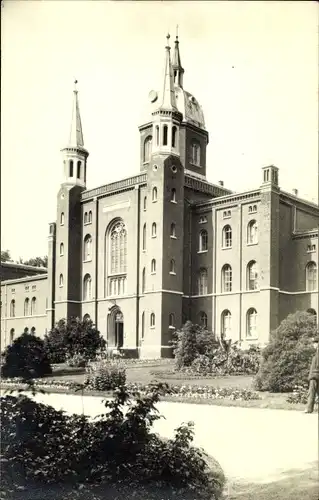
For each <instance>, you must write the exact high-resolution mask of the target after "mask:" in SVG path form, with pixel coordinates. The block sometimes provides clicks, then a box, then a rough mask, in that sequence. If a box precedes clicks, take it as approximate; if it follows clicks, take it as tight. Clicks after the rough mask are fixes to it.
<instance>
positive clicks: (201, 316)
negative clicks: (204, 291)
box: [199, 311, 208, 330]
mask: <svg viewBox="0 0 319 500" xmlns="http://www.w3.org/2000/svg"><path fill="white" fill-rule="evenodd" d="M199 324H200V326H201V327H202V328H205V330H206V329H207V324H208V323H207V314H206V313H205V312H204V311H201V312H200V313H199Z"/></svg>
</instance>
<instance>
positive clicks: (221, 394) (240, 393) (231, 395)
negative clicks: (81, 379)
mask: <svg viewBox="0 0 319 500" xmlns="http://www.w3.org/2000/svg"><path fill="white" fill-rule="evenodd" d="M2 385H3V387H5V386H6V385H7V386H11V387H12V386H21V385H25V384H24V383H23V381H21V379H7V380H6V381H3V382H2ZM34 386H35V387H36V388H38V389H45V388H49V389H65V390H67V391H77V390H79V389H81V388H82V389H83V390H84V391H85V392H90V390H89V389H86V387H85V385H81V384H76V383H74V382H70V381H67V380H35V381H34ZM152 387H153V384H147V385H145V384H141V383H128V384H126V388H127V390H128V391H129V392H131V393H140V394H141V395H145V394H148V393H149V392H150V391H151V389H152ZM96 392H101V393H103V394H110V395H112V391H96ZM161 394H162V396H165V395H168V396H170V397H177V398H179V397H183V398H190V399H193V398H195V399H196V398H197V399H198V398H199V399H229V400H232V401H238V400H241V401H250V400H260V399H261V396H260V395H259V394H258V393H257V392H254V391H250V390H248V389H237V388H233V387H209V386H205V385H204V386H192V385H182V386H179V385H171V386H169V385H168V384H165V385H163V387H162V390H161Z"/></svg>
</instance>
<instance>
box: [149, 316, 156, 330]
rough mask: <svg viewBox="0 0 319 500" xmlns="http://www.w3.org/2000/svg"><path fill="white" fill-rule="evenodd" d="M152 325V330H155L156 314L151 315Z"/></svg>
mask: <svg viewBox="0 0 319 500" xmlns="http://www.w3.org/2000/svg"><path fill="white" fill-rule="evenodd" d="M150 325H151V328H153V327H154V326H155V314H154V313H151V317H150Z"/></svg>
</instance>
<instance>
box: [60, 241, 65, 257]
mask: <svg viewBox="0 0 319 500" xmlns="http://www.w3.org/2000/svg"><path fill="white" fill-rule="evenodd" d="M62 255H64V245H63V243H60V257H62Z"/></svg>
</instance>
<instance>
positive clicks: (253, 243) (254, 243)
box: [247, 241, 258, 247]
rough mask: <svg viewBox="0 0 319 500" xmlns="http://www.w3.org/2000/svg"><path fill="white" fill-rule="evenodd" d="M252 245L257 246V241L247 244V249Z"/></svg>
mask: <svg viewBox="0 0 319 500" xmlns="http://www.w3.org/2000/svg"><path fill="white" fill-rule="evenodd" d="M253 245H258V241H255V242H252V243H247V246H248V247H251V246H253Z"/></svg>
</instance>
